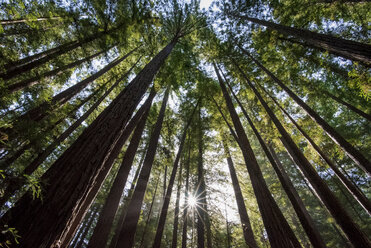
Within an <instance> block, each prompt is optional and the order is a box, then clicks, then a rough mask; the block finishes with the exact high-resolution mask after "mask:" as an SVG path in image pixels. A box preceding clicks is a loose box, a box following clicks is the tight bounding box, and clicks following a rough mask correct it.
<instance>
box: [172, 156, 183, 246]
mask: <svg viewBox="0 0 371 248" xmlns="http://www.w3.org/2000/svg"><path fill="white" fill-rule="evenodd" d="M182 166H183V163H181V164H180V168H179V176H178V188H177V192H176V201H175V211H174V224H173V238H172V241H171V248H177V247H178V225H179V201H180V190H181V187H182Z"/></svg>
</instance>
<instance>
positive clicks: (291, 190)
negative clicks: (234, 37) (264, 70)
mask: <svg viewBox="0 0 371 248" xmlns="http://www.w3.org/2000/svg"><path fill="white" fill-rule="evenodd" d="M227 85H228V86H229V89H230V91H231V92H232V94H233V96H234V98H235V100H236V101H237V103H238V105H239V106H240V108H241V110H242V112H243V114H244V116H245V118H246V119H247V121H248V123H249V125H250V126H251V129H252V130H253V132H254V134H255V136H256V137H257V139H258V141H259V144H260V146H261V147H262V148H263V151H264V153H265V155H266V156H267V158H268V160H269V162H270V163H271V165H272V167H273V169H274V171H275V172H276V174H277V176H278V179H279V180H280V182H281V185H282V187H283V189H284V190H285V192H286V194H287V196H288V197H289V199H290V202H291V204H292V206H293V207H294V210H295V212H296V214H297V216H298V218H299V220H300V223H301V224H302V226H303V228H304V230H305V232H306V234H307V236H308V238H309V240H310V242H311V243H312V245H313V247H322V248H326V244H325V242H324V241H323V239H322V237H321V234H320V233H319V231H318V229H317V227H316V226H315V223H314V221H313V219H312V217H311V216H310V215H309V213H308V211H307V209H306V208H305V205H304V203H303V201H302V200H301V198H300V196H299V194H298V192H297V191H296V190H295V187H294V185H293V184H292V182H291V180H290V178H289V177H288V175H287V174H286V172H285V169H284V168H283V166H282V165H281V163H280V161H279V160H278V158H277V156H275V152H274V150H273V149H272V148H271V149H270V151H269V150H268V146H267V145H266V143H265V142H264V140H263V138H262V137H261V135H260V133H259V131H258V130H257V129H256V127H255V125H254V123H253V122H252V120H251V119H250V117H249V116H248V114H247V112H246V110H245V108H244V107H243V105H242V103H241V102H240V100H239V99H238V98H237V96H236V94H235V93H234V92H233V90H232V87H231V86H230V85H229V84H228V82H227Z"/></svg>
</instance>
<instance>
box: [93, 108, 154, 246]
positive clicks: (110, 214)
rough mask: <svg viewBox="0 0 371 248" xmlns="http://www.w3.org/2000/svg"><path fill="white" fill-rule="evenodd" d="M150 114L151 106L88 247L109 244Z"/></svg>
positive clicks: (126, 157) (140, 125) (123, 160)
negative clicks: (110, 234)
mask: <svg viewBox="0 0 371 248" xmlns="http://www.w3.org/2000/svg"><path fill="white" fill-rule="evenodd" d="M148 114H149V108H148V109H147V110H146V112H145V113H144V114H143V116H142V117H141V120H140V122H139V124H138V126H137V127H136V129H135V131H134V133H133V136H132V139H131V141H130V145H129V146H128V148H127V150H126V152H125V155H124V157H123V159H122V163H121V166H120V169H119V171H118V172H117V175H116V178H115V180H114V182H113V185H112V187H111V190H110V192H109V194H108V196H107V198H106V201H105V204H104V206H103V209H102V211H101V214H100V216H99V219H98V222H97V225H96V226H95V229H94V232H93V234H92V236H91V239H90V241H89V245H88V247H91V248H93V247H96V248H100V247H105V245H106V244H107V240H108V236H109V233H110V228H111V226H112V224H113V220H114V218H115V215H116V212H117V209H118V207H119V203H120V199H121V195H122V192H123V191H124V187H125V184H126V180H127V178H128V175H129V172H130V169H131V166H132V164H133V161H134V157H135V154H136V151H137V149H138V146H139V143H140V139H141V137H142V133H143V130H144V127H145V123H146V120H147V117H148Z"/></svg>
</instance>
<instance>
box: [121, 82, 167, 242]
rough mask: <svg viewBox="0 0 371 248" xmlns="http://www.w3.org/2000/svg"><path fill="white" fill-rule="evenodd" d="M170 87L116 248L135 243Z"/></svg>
mask: <svg viewBox="0 0 371 248" xmlns="http://www.w3.org/2000/svg"><path fill="white" fill-rule="evenodd" d="M169 92H170V87H168V88H167V90H166V92H165V95H164V99H163V101H162V105H161V109H160V113H159V115H158V117H157V122H156V125H155V128H154V131H153V133H152V135H151V139H150V141H149V146H148V151H147V154H146V158H145V159H144V162H143V167H142V170H141V172H140V175H139V178H138V182H137V185H136V186H135V190H134V193H133V197H132V198H131V200H130V203H129V206H128V208H127V211H126V216H125V219H124V222H123V225H122V228H121V231H120V234H119V237H118V240H117V243H116V245H115V247H116V248H119V247H120V248H131V247H133V244H134V236H135V232H136V228H137V225H138V220H139V215H140V211H141V206H142V202H143V198H144V194H145V191H146V188H147V183H148V179H149V176H150V173H151V169H152V165H153V160H154V158H155V154H156V149H157V145H158V139H159V136H160V132H161V128H162V122H163V119H164V115H165V109H166V104H167V100H168V97H169Z"/></svg>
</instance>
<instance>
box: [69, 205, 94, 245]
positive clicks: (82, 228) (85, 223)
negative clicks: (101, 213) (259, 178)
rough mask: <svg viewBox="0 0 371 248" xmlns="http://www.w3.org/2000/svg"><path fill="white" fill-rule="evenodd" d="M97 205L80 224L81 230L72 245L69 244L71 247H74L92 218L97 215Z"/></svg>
mask: <svg viewBox="0 0 371 248" xmlns="http://www.w3.org/2000/svg"><path fill="white" fill-rule="evenodd" d="M96 210H97V209H96V206H95V207H92V208H91V210H90V211H89V213H87V216H86V217H85V221H83V222H82V223H81V225H80V228H79V231H78V232H77V233H76V235H75V237H74V239H73V242H71V245H69V247H70V248H74V247H75V246H76V244H77V242H78V241H79V240H80V237H81V236H82V233H83V232H84V230H85V228H86V227H87V226H88V223H89V220H90V218H91V217H92V216H93V215H95V213H96Z"/></svg>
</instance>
